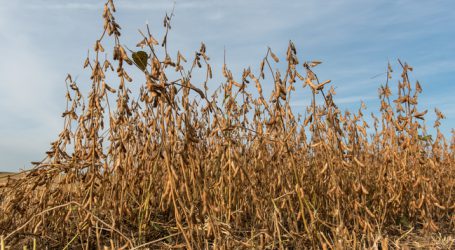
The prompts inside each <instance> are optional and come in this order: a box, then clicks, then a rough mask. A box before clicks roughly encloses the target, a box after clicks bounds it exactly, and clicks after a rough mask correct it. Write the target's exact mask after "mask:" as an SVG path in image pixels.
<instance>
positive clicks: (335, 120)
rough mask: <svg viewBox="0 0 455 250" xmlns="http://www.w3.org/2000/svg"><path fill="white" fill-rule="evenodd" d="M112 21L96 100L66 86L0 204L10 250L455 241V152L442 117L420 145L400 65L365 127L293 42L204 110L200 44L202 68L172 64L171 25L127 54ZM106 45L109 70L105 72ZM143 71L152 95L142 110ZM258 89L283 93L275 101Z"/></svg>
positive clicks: (203, 57)
mask: <svg viewBox="0 0 455 250" xmlns="http://www.w3.org/2000/svg"><path fill="white" fill-rule="evenodd" d="M114 13H115V6H114V3H113V1H112V0H108V1H107V2H106V3H105V5H104V10H103V19H104V31H103V33H102V35H101V36H100V37H99V39H98V40H96V42H95V45H94V52H93V53H92V56H91V57H87V59H86V61H85V63H84V68H86V69H87V70H91V77H90V80H91V81H92V86H91V89H90V92H89V93H88V97H87V98H85V97H83V95H82V93H81V92H80V90H79V88H78V86H77V84H76V82H74V81H73V79H72V77H71V76H69V75H68V77H67V78H66V82H67V90H68V91H67V93H66V98H67V103H68V105H67V108H66V110H65V112H64V113H63V118H64V128H63V131H62V132H61V133H60V134H59V135H58V139H57V140H56V141H55V142H53V143H52V144H51V148H50V150H49V151H48V152H46V154H47V157H46V158H45V159H44V160H43V161H41V162H37V163H35V164H36V166H35V167H34V168H33V169H32V170H30V171H28V172H27V173H25V175H24V177H23V178H21V179H18V180H9V181H8V183H7V185H6V187H4V188H2V189H1V190H0V214H1V215H2V216H1V217H0V235H4V238H3V240H4V242H6V244H7V245H10V246H22V245H27V244H30V245H31V244H38V245H39V246H42V247H50V248H68V247H70V248H83V249H93V248H98V249H100V248H111V249H117V248H122V249H144V248H153V249H155V248H174V247H177V248H188V249H200V248H222V249H233V248H258V249H275V248H280V249H284V248H323V249H327V248H337V249H339V248H355V249H361V248H362V249H363V248H366V247H372V248H374V247H381V248H382V249H387V247H389V246H390V247H393V246H394V245H395V246H396V245H398V244H400V242H399V241H400V239H403V237H404V236H405V235H409V234H411V233H412V234H414V233H417V232H429V233H431V232H438V233H440V234H441V235H443V234H448V235H450V232H453V230H454V229H455V217H454V215H453V214H455V213H454V210H455V195H454V191H455V190H454V184H455V181H454V180H455V164H454V162H455V159H454V147H455V146H454V137H452V142H451V143H450V144H449V142H447V141H446V139H445V137H444V136H443V134H442V133H441V132H440V130H439V125H440V120H441V119H443V118H444V115H443V114H442V113H441V112H440V111H436V114H437V117H438V118H437V121H436V123H435V124H434V127H435V128H436V133H437V135H436V137H435V138H432V137H431V135H429V134H428V133H427V132H426V128H425V125H424V121H423V120H424V116H425V114H426V112H427V111H423V112H422V111H421V110H420V109H418V107H417V101H418V95H419V94H420V92H421V91H422V89H421V87H420V84H419V83H418V82H417V83H416V84H415V85H412V84H411V82H410V80H409V77H408V74H409V72H410V71H412V68H411V67H410V66H409V65H407V64H403V63H401V62H399V63H400V66H401V69H402V74H401V77H400V81H399V83H398V96H397V97H396V98H393V97H392V91H391V90H390V87H389V85H390V84H389V80H390V79H391V76H392V68H391V66H390V65H389V68H388V77H387V82H386V84H385V85H384V86H382V87H381V89H380V93H379V96H380V100H381V107H380V111H379V112H378V113H377V114H379V115H380V116H377V115H374V114H373V123H372V124H369V123H367V121H366V120H365V116H364V114H363V112H364V111H365V107H363V105H362V107H361V108H360V109H359V110H358V111H357V112H355V113H351V112H348V111H346V112H342V111H341V110H340V109H339V108H338V107H337V105H336V104H335V100H336V98H335V96H334V95H335V91H334V89H333V88H330V89H327V86H328V85H327V84H329V83H330V81H329V80H327V81H324V82H320V81H319V79H318V77H317V76H316V74H315V73H314V71H313V68H314V67H316V66H317V65H318V64H319V63H320V62H318V61H308V62H301V61H300V60H299V59H298V57H297V50H296V48H295V45H294V44H293V43H292V42H290V43H289V47H288V50H287V55H286V63H287V68H286V71H285V72H284V73H282V72H280V71H278V70H276V71H274V70H272V69H273V66H274V64H278V63H279V58H278V57H277V56H276V55H275V54H274V53H273V52H272V50H271V49H268V50H267V53H266V56H265V57H264V58H263V60H262V61H261V63H260V67H259V70H258V72H257V73H254V72H253V70H251V68H248V69H245V70H244V71H243V74H242V76H241V77H240V78H235V77H234V76H233V74H232V72H231V71H230V70H229V69H228V67H227V65H226V64H224V65H223V66H222V73H223V76H224V79H225V81H224V83H223V84H222V85H221V86H220V87H219V88H218V89H217V90H216V91H214V92H213V93H212V94H211V95H209V94H208V82H209V80H210V79H211V78H212V68H211V65H210V64H209V57H208V55H207V51H206V47H205V45H204V44H201V47H200V49H199V50H198V51H196V52H195V54H194V58H193V60H192V61H187V59H186V58H185V57H184V55H183V54H182V53H181V52H180V51H179V52H178V53H177V55H176V56H175V57H173V56H172V55H171V54H170V53H169V51H168V48H167V44H168V32H169V30H170V29H171V25H170V23H171V19H172V16H173V14H172V13H171V14H169V15H166V16H165V18H164V22H163V23H164V28H165V35H164V38H163V39H162V40H161V41H158V40H157V39H156V38H155V37H154V36H152V34H151V31H150V29H149V27H148V26H147V27H146V30H145V31H140V41H139V43H138V44H137V47H138V51H131V50H129V49H128V48H127V47H126V46H124V45H122V44H121V40H120V34H121V33H120V26H119V25H118V23H117V22H116V20H115V18H114V15H113V14H114ZM109 39H110V40H109ZM109 41H112V43H113V51H112V52H110V53H111V55H112V58H113V59H112V60H107V59H105V60H103V59H101V58H104V57H105V56H104V53H107V54H108V55H109V52H108V51H105V48H104V46H107V45H106V44H108V42H109ZM103 45H104V46H103ZM160 55H162V56H160ZM130 65H131V67H130ZM133 70H136V71H137V70H138V71H139V72H142V73H143V76H144V82H145V83H144V84H143V85H141V88H140V91H139V96H137V97H135V98H133V97H131V96H130V95H131V91H130V89H129V87H128V85H130V84H135V83H130V82H132V78H131V77H130V76H129V74H130V73H131V71H133ZM108 74H116V77H117V78H114V79H117V80H116V81H114V80H111V81H109V80H108V79H110V78H108V77H107V75H108ZM197 74H199V75H204V76H205V80H204V82H203V83H197V82H194V81H195V80H194V78H195V77H193V76H194V75H197ZM136 82H137V81H136ZM263 84H272V85H273V86H274V89H273V91H272V93H271V96H270V98H269V99H268V100H267V99H266V98H267V97H266V93H264V92H263V90H262V85H263ZM115 85H118V87H117V88H115V87H114V86H115ZM201 85H202V86H201ZM296 87H303V88H305V89H307V90H308V91H310V92H311V94H312V100H311V105H310V106H309V107H308V108H307V110H305V111H304V113H303V114H302V115H303V116H300V115H297V114H296V113H294V112H293V110H292V108H291V105H290V98H291V94H292V93H293V91H294V90H295V88H296ZM250 88H256V91H255V92H254V93H251V92H249V91H248V89H250ZM319 97H322V98H319ZM112 100H115V101H112ZM317 100H322V102H320V103H318V101H317ZM370 126H372V127H370ZM367 129H368V132H370V135H368V133H367ZM404 232H406V234H404V235H403V233H404Z"/></svg>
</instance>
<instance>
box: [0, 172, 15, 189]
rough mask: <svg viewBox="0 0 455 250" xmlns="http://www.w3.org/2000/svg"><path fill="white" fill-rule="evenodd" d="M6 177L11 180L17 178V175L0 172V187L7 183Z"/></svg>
mask: <svg viewBox="0 0 455 250" xmlns="http://www.w3.org/2000/svg"><path fill="white" fill-rule="evenodd" d="M8 176H10V177H11V178H18V177H19V175H18V174H17V173H12V172H0V187H1V186H3V185H5V184H6V182H7V181H8Z"/></svg>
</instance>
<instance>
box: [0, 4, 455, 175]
mask: <svg viewBox="0 0 455 250" xmlns="http://www.w3.org/2000/svg"><path fill="white" fill-rule="evenodd" d="M103 2H104V1H98V0H96V1H95V0H74V1H67V0H14V1H11V0H0V55H1V60H0V114H1V118H0V171H15V170H18V169H20V168H22V169H26V168H28V167H29V162H30V161H38V160H41V159H42V158H43V157H44V152H45V151H46V150H47V149H48V148H49V143H50V142H51V141H53V140H54V139H55V138H56V137H57V134H58V132H59V131H60V130H61V128H62V123H63V121H62V119H61V112H62V111H63V109H64V105H65V99H64V94H65V83H64V79H65V77H66V74H67V73H70V74H72V75H73V76H74V77H76V76H77V77H78V80H77V82H78V84H79V85H80V86H82V87H84V86H85V88H84V89H85V90H87V88H88V86H89V81H88V80H89V79H88V77H87V75H86V73H84V71H83V69H82V64H83V61H84V59H85V56H86V53H87V50H88V49H90V48H92V47H93V42H94V41H95V40H96V39H97V38H98V37H99V35H100V33H101V28H102V20H101V16H100V14H101V8H102V6H103ZM173 2H174V1H169V0H153V1H152V0H149V1H145V0H128V1H127V0H123V1H121V0H117V1H116V3H117V9H118V12H117V14H116V17H117V21H118V22H119V23H120V25H121V27H122V31H123V33H122V37H123V43H124V44H125V45H127V46H128V47H130V48H133V47H134V45H135V44H136V43H137V41H138V40H139V38H140V36H139V35H138V33H137V29H138V28H143V27H144V25H145V23H146V22H148V23H149V24H150V26H151V28H152V33H154V34H156V36H157V37H161V35H162V33H163V32H162V31H163V30H162V18H163V16H164V14H165V12H166V11H170V10H171V9H172V6H173ZM289 40H292V41H293V42H294V43H295V45H296V47H297V49H298V55H299V58H300V60H301V61H302V60H321V61H323V64H322V65H320V66H318V67H317V68H316V69H317V73H318V76H319V77H320V78H322V79H331V80H332V85H334V86H335V87H336V92H337V94H338V95H337V96H336V98H335V101H337V100H338V104H339V106H340V107H341V108H343V109H345V108H349V109H357V108H358V107H359V105H360V100H363V101H365V103H366V104H367V107H368V110H369V111H375V110H377V104H378V102H377V98H376V96H377V89H378V87H379V86H380V85H381V84H382V83H383V82H384V80H385V76H384V75H382V76H379V77H376V78H374V76H376V75H378V74H381V73H383V72H385V69H386V66H387V62H388V61H390V62H391V63H392V65H393V68H394V69H395V70H396V71H399V68H398V63H397V62H396V59H397V58H400V59H401V60H402V61H406V62H408V63H409V64H410V65H411V66H413V67H414V73H413V74H412V79H414V80H419V82H420V83H421V85H422V87H423V89H424V92H423V94H422V95H421V98H420V107H421V109H422V110H423V109H429V111H430V112H429V113H430V114H429V115H428V119H427V125H429V126H431V125H432V123H433V121H434V115H433V112H432V110H433V109H434V107H439V108H440V110H441V111H443V113H444V114H446V116H447V119H446V120H444V122H443V125H442V127H441V128H442V131H443V132H444V133H445V134H446V135H447V137H449V138H450V136H451V134H450V131H451V129H452V128H454V127H455V126H454V125H455V101H454V98H455V97H454V93H455V42H454V40H455V1H452V0H446V1H442V0H432V1H416V0H393V1H389V0H383V1H365V0H343V1H338V0H337V1H320V0H300V1H282V0H280V1H278V0H262V1H260V0H230V1H219V0H212V1H208V0H187V1H182V0H177V1H176V6H175V17H174V20H173V29H172V32H171V34H170V47H171V50H173V51H176V50H177V49H179V50H180V51H182V52H183V54H184V55H186V57H187V58H188V57H190V56H191V55H192V53H193V51H195V50H196V49H198V47H199V45H200V42H201V41H204V43H205V44H206V45H207V48H208V54H209V56H211V64H212V66H213V67H214V74H215V75H220V71H221V64H222V61H223V50H224V48H226V51H227V63H228V66H229V67H230V68H231V69H232V70H233V72H234V73H237V75H239V74H240V73H241V70H242V69H243V68H244V67H248V66H252V68H253V70H255V69H256V70H257V68H258V67H259V63H260V59H261V58H262V57H263V56H264V55H265V52H266V50H267V47H268V46H270V47H271V48H272V50H273V51H274V52H275V53H276V54H277V55H278V56H279V57H280V58H284V55H285V52H286V48H287V44H288V41H289ZM218 79H219V78H218ZM395 80H397V78H395ZM395 82H396V81H394V82H393V83H395ZM135 84H136V85H139V84H141V82H136V83H135ZM218 84H219V81H217V80H216V78H215V80H214V81H212V82H211V83H210V84H209V86H210V87H211V88H212V89H215V88H216V87H217V86H218ZM269 89H270V88H269ZM266 90H267V88H266ZM305 91H307V90H298V91H297V92H296V95H294V97H293V105H294V107H295V108H296V109H301V110H302V111H303V110H304V105H306V103H308V98H307V96H306V95H305V94H304V92H305Z"/></svg>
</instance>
